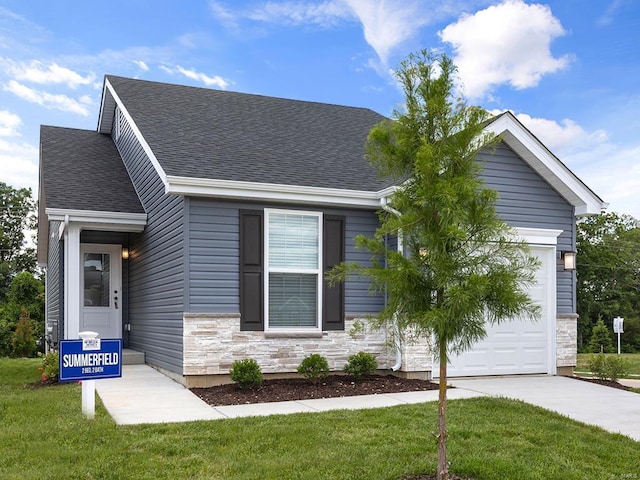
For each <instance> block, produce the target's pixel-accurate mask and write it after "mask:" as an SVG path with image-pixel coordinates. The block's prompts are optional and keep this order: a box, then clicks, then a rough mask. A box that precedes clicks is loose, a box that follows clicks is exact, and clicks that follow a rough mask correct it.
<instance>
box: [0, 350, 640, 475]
mask: <svg viewBox="0 0 640 480" xmlns="http://www.w3.org/2000/svg"><path fill="white" fill-rule="evenodd" d="M38 365H39V362H37V361H34V360H9V359H0V425H1V426H2V428H0V478H2V479H7V480H8V479H15V480H17V479H20V480H26V479H38V480H46V479H60V478H64V479H92V480H93V479H109V480H111V479H314V480H315V479H389V480H397V479H399V478H401V477H402V476H403V475H405V474H418V473H423V472H432V471H434V470H435V465H436V448H435V437H434V436H433V434H434V432H435V430H436V404H435V403H428V404H422V405H411V406H401V407H393V408H386V409H376V410H362V411H334V412H327V413H314V414H296V415H288V416H272V417H263V418H242V419H236V420H217V421H209V422H193V423H184V424H167V425H143V426H116V425H115V424H114V423H113V422H112V421H111V419H110V417H109V416H108V414H107V413H106V412H105V410H104V408H103V407H102V405H101V403H100V402H99V401H98V402H97V405H96V406H97V412H96V419H95V420H93V421H88V420H85V419H84V418H83V417H82V415H81V413H80V411H81V396H80V391H81V388H80V386H78V385H77V384H70V385H69V384H67V385H60V386H53V387H46V388H33V387H32V386H25V384H28V383H30V382H34V381H36V380H37V379H38V378H39V372H38V371H37V367H38ZM449 406H450V409H449V434H450V438H449V455H450V460H451V464H452V466H451V471H452V472H453V473H455V474H457V475H459V476H461V477H472V478H475V479H478V480H490V479H496V480H498V479H500V480H508V479H514V480H515V479H517V480H527V479H545V480H546V479H562V480H571V479H575V480H578V479H580V480H584V479H598V480H600V479H621V478H637V476H638V472H639V471H640V465H639V463H638V462H639V460H638V447H639V444H638V443H637V442H634V441H633V440H631V439H629V438H627V437H624V436H622V435H614V434H609V433H606V432H604V431H603V430H600V429H599V428H596V427H590V426H586V425H582V424H579V423H576V422H574V421H571V420H569V419H567V418H564V417H561V416H559V415H556V414H553V413H550V412H547V411H545V410H542V409H540V408H537V407H533V406H529V405H526V404H524V403H521V402H517V401H511V400H505V399H496V398H477V399H472V400H457V401H452V402H450V404H449Z"/></svg>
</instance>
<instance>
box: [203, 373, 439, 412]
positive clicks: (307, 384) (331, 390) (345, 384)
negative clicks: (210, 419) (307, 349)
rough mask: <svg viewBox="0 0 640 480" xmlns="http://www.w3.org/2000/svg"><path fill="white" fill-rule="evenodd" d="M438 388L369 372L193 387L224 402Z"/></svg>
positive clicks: (214, 401)
mask: <svg viewBox="0 0 640 480" xmlns="http://www.w3.org/2000/svg"><path fill="white" fill-rule="evenodd" d="M437 389H438V384H437V383H433V382H430V381H427V380H417V379H408V378H399V377H396V376H394V375H369V376H366V377H364V378H363V379H362V380H358V381H357V380H356V379H355V378H354V377H350V376H345V375H330V376H329V377H327V378H324V379H322V380H320V381H317V382H316V383H313V382H311V381H310V380H307V379H306V378H280V379H272V380H265V381H264V382H263V383H262V385H261V386H260V387H259V388H256V389H248V390H241V389H240V388H239V387H238V386H237V385H236V384H229V385H219V386H215V387H208V388H192V389H191V391H192V392H193V393H194V394H196V395H197V396H198V397H200V398H201V399H202V400H204V401H205V402H207V403H208V404H209V405H212V406H221V405H245V404H249V403H268V402H285V401H290V400H309V399H312V398H336V397H351V396H356V395H375V394H380V393H398V392H415V391H423V390H437Z"/></svg>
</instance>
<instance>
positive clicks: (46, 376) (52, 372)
mask: <svg viewBox="0 0 640 480" xmlns="http://www.w3.org/2000/svg"><path fill="white" fill-rule="evenodd" d="M39 370H40V371H41V372H42V373H41V375H40V378H41V379H42V381H43V382H57V381H58V377H59V375H60V356H59V355H58V352H50V353H47V354H46V355H45V356H44V357H42V365H41V366H40V369H39Z"/></svg>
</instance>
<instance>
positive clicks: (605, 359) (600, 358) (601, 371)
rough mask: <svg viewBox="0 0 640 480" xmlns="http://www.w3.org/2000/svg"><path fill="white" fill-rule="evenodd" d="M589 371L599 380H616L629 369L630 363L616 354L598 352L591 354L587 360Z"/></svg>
mask: <svg viewBox="0 0 640 480" xmlns="http://www.w3.org/2000/svg"><path fill="white" fill-rule="evenodd" d="M588 366H589V370H591V373H592V374H593V375H595V376H596V377H598V378H599V379H600V380H611V381H613V382H617V381H618V379H619V378H620V377H624V376H625V375H627V374H628V373H629V371H630V370H631V364H630V363H629V362H628V361H627V360H625V359H624V358H622V357H620V356H618V355H605V354H604V353H598V354H597V355H592V356H591V357H590V358H589V362H588Z"/></svg>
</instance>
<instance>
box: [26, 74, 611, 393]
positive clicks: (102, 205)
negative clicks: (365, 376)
mask: <svg viewBox="0 0 640 480" xmlns="http://www.w3.org/2000/svg"><path fill="white" fill-rule="evenodd" d="M382 119H383V117H382V116H381V115H379V114H377V113H375V112H373V111H371V110H368V109H364V108H353V107H345V106H337V105H326V104H320V103H313V102H304V101H294V100H286V99H280V98H270V97H265V96H258V95H249V94H243V93H233V92H226V91H217V90H211V89H204V88H194V87H186V86H179V85H170V84H164V83H157V82H149V81H142V80H134V79H129V78H121V77H116V76H106V77H105V79H104V87H103V94H102V102H101V106H100V113H99V117H98V127H97V130H96V131H86V130H75V129H70V128H60V127H49V126H43V127H42V128H41V140H40V142H41V145H40V212H39V215H40V217H39V218H40V225H39V236H38V260H39V263H40V264H41V265H42V266H44V267H45V268H46V296H47V302H46V305H47V307H46V318H47V326H48V331H49V341H50V342H52V344H55V342H57V341H58V340H60V339H63V338H77V337H78V332H80V331H83V330H94V331H97V332H99V333H100V336H101V338H122V339H123V342H124V344H125V346H126V347H127V348H130V349H134V350H137V351H140V352H144V354H145V358H146V362H147V363H148V364H150V365H153V366H155V367H156V368H158V369H160V370H161V371H163V372H165V373H167V374H168V375H171V376H172V377H173V378H176V379H177V380H179V381H181V382H183V383H184V384H186V385H206V384H210V383H212V382H216V381H219V378H220V377H219V376H221V375H226V374H227V373H228V372H229V369H230V367H231V365H232V363H233V361H234V360H237V359H242V358H248V357H251V358H255V359H256V360H257V361H258V363H259V364H260V366H261V367H262V370H263V372H265V373H286V372H292V371H295V369H296V367H297V366H298V365H299V363H300V361H301V360H302V359H303V358H304V357H305V356H306V355H309V354H311V353H316V352H318V353H321V354H322V355H324V356H326V357H327V359H328V361H329V364H330V366H331V368H333V369H336V370H339V369H341V368H342V367H343V365H344V364H345V362H346V359H347V358H348V356H349V355H351V354H353V353H356V352H358V351H360V350H364V351H368V352H371V353H374V354H375V355H376V356H377V357H378V362H379V365H380V367H381V368H392V367H393V368H394V369H395V370H398V371H399V373H400V374H404V375H407V376H429V375H430V374H431V372H432V371H433V372H437V368H434V361H433V358H432V356H431V354H430V353H429V351H428V348H427V346H426V344H421V345H411V344H407V345H396V346H393V345H390V344H389V335H388V332H385V331H370V330H367V329H365V331H359V330H358V329H354V326H355V325H358V324H359V323H360V322H362V321H363V320H364V319H365V318H366V317H367V315H368V314H375V313H376V312H377V311H379V309H380V307H381V306H382V305H383V302H384V298H383V297H381V296H371V295H370V294H369V292H368V285H367V283H366V281H364V280H357V279H355V280H352V281H348V282H345V284H341V285H337V286H334V287H331V288H330V287H329V286H328V285H327V284H326V282H325V281H324V279H323V272H325V271H326V270H328V269H329V268H331V266H333V265H335V264H337V263H339V262H340V261H343V260H346V261H349V262H354V261H355V262H362V263H366V262H367V261H368V254H367V253H366V252H362V251H359V250H356V249H355V248H354V242H353V238H354V236H355V235H356V234H359V233H363V234H366V235H371V234H373V233H374V231H375V229H376V226H377V215H376V211H377V210H378V209H380V208H381V207H382V206H383V205H385V202H386V200H387V199H388V197H389V195H390V194H391V193H392V192H393V188H394V185H393V184H392V183H391V182H390V181H389V180H385V179H381V178H379V177H378V175H377V173H376V171H375V170H374V169H373V168H372V167H371V166H370V165H369V164H368V162H367V161H366V160H365V159H364V153H365V151H364V143H365V139H366V136H367V133H368V132H369V130H370V128H371V127H372V126H373V125H374V124H376V123H377V122H379V121H381V120H382ZM486 128H487V129H488V130H491V131H493V132H495V133H497V134H499V135H500V136H501V138H502V142H501V144H500V145H499V147H498V148H497V150H496V151H492V152H483V153H482V154H481V160H482V161H483V162H485V168H484V171H483V176H484V179H485V181H486V184H487V185H488V186H489V187H492V188H495V189H497V190H498V191H499V194H500V199H499V202H498V210H499V213H500V214H501V215H502V217H503V218H504V219H505V221H507V222H508V223H509V224H511V225H512V226H514V227H516V228H517V230H518V233H519V235H521V236H522V238H524V239H526V241H527V242H529V243H530V245H531V248H532V252H533V253H534V254H535V255H537V256H538V257H539V258H540V259H541V261H542V267H541V269H540V270H539V272H538V279H537V285H536V286H535V287H534V288H533V289H532V292H531V293H532V295H533V297H534V298H535V299H536V300H537V301H538V302H540V304H541V305H542V306H543V316H542V320H541V321H540V322H537V323H535V324H533V323H530V322H523V321H518V320H514V321H512V322H508V323H505V324H502V325H500V326H498V327H495V328H491V330H490V332H489V336H488V338H487V339H486V340H485V341H483V342H481V343H480V344H478V345H476V346H475V347H474V349H473V350H472V351H471V352H468V353H466V354H463V355H461V356H459V357H456V358H455V359H453V360H452V365H451V367H450V373H451V375H453V376H455V375H465V376H467V375H491V374H518V373H547V374H556V373H561V372H565V371H567V370H571V369H572V367H573V366H574V365H575V362H576V321H577V315H576V313H575V312H576V279H575V272H574V271H571V270H565V269H564V266H563V262H562V253H561V252H564V251H575V232H576V226H575V225H576V217H578V216H581V215H589V214H597V213H599V212H600V211H601V209H602V208H604V207H605V206H606V205H605V204H604V203H603V202H602V200H601V199H600V198H599V197H598V196H597V195H595V194H594V193H593V192H592V191H591V190H590V189H589V188H588V187H587V186H586V185H584V184H583V183H582V182H581V181H580V180H579V179H578V178H577V177H576V176H575V175H574V174H573V173H572V172H570V171H569V170H568V169H567V168H566V167H565V166H564V165H563V164H562V163H561V162H560V161H559V160H558V159H557V158H556V157H555V156H554V155H553V154H552V153H551V152H550V151H549V150H547V148H545V146H544V145H543V144H542V143H541V142H540V141H539V140H538V139H537V138H536V137H535V136H534V135H532V134H531V132H529V131H528V130H527V129H526V128H524V127H523V125H522V124H521V123H519V122H518V120H517V119H516V118H515V117H514V116H513V115H512V114H510V113H505V114H503V115H501V116H499V117H497V118H495V119H494V120H493V121H492V122H491V123H490V124H489V125H488V126H487V127H486Z"/></svg>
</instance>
